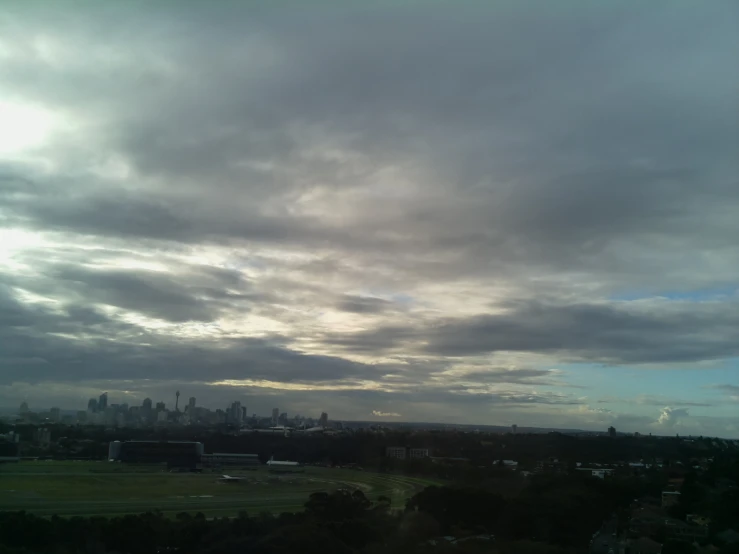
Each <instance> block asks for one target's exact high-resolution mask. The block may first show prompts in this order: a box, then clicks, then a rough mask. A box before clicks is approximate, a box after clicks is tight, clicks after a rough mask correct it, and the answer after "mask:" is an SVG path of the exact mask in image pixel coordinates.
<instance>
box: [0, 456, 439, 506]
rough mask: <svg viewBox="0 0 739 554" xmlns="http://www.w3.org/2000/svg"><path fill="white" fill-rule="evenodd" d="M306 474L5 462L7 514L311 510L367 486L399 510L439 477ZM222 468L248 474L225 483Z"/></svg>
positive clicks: (372, 495)
mask: <svg viewBox="0 0 739 554" xmlns="http://www.w3.org/2000/svg"><path fill="white" fill-rule="evenodd" d="M304 469H305V472H304V473H297V474H282V475H274V474H270V473H269V472H268V471H267V470H266V468H259V469H258V470H257V471H241V470H239V469H237V468H228V469H225V470H223V471H219V472H213V473H202V474H196V473H169V472H167V471H165V470H163V469H162V468H161V467H160V466H135V465H133V466H125V465H122V464H117V463H108V462H21V463H19V464H5V465H0V511H4V510H26V511H28V512H32V513H35V514H38V515H44V516H48V515H54V514H57V515H60V516H71V515H85V516H90V515H104V516H113V515H121V514H129V513H140V512H145V511H151V510H155V509H156V510H160V511H161V512H163V513H165V514H168V515H174V514H176V513H179V512H192V513H195V512H202V513H203V514H205V515H206V516H209V517H211V516H229V515H235V514H237V513H238V512H239V511H242V510H245V511H247V512H248V513H250V514H257V513H259V512H263V511H269V512H290V511H299V510H302V509H303V504H304V503H305V501H306V500H307V499H308V496H309V495H310V493H312V492H316V491H332V490H335V489H337V488H352V489H354V488H357V489H361V490H362V491H363V492H364V493H365V494H366V495H367V497H368V498H369V499H370V500H376V499H377V497H379V496H381V495H384V496H387V497H389V498H390V499H391V500H392V505H393V507H396V508H398V507H402V506H403V505H404V504H405V501H406V500H407V499H408V498H409V497H411V496H412V495H414V494H415V493H416V492H418V491H419V490H422V489H423V488H424V487H426V486H428V485H432V484H436V482H435V481H433V480H429V479H423V478H416V477H405V476H399V475H387V474H378V473H371V472H364V471H354V470H348V469H329V468H318V467H306V468H304ZM222 473H227V474H229V475H238V476H243V477H244V480H243V481H241V482H239V483H234V484H231V483H229V484H224V483H219V482H218V478H219V477H220V476H221V474H222Z"/></svg>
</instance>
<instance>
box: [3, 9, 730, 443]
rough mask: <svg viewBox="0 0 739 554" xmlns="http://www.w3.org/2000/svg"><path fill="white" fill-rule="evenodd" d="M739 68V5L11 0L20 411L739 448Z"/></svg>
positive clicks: (11, 168)
mask: <svg viewBox="0 0 739 554" xmlns="http://www.w3.org/2000/svg"><path fill="white" fill-rule="evenodd" d="M401 6H402V7H401ZM737 59H739V5H737V3H736V2H735V1H733V0H725V1H724V0H711V1H705V2H688V1H680V0H650V1H649V2H644V1H642V0H639V1H622V2H593V1H585V0H583V1H569V0H561V1H557V2H552V1H544V0H541V1H520V0H491V1H486V2H472V1H459V0H455V1H454V2H444V1H432V0H426V1H420V0H418V1H409V2H402V3H401V2H389V1H388V2H382V1H380V2H351V1H348V0H342V1H336V2H327V1H314V2H304V1H300V2H294V3H290V2H287V1H285V2H262V3H259V2H233V3H231V2H226V1H218V2H199V1H198V2H195V1H193V2H188V1H177V2H175V1H171V2H165V1H162V2H138V1H126V2H123V1H118V2H115V1H111V2H90V3H84V2H74V3H71V2H70V3H61V2H53V3H52V2H31V1H28V2H25V1H24V2H11V1H2V10H0V405H5V406H10V407H15V406H17V405H18V404H19V403H20V401H21V400H23V399H26V400H28V401H29V403H30V404H31V408H32V409H33V408H38V409H40V408H45V407H49V406H51V405H59V406H61V407H63V408H69V409H84V408H85V406H86V400H87V398H88V397H90V396H97V395H98V394H100V392H102V391H108V392H109V395H110V402H112V403H116V402H128V403H140V402H141V400H143V398H145V397H147V396H149V397H152V398H153V399H154V400H155V401H157V400H164V401H166V402H168V403H169V404H171V403H173V401H174V391H175V390H177V389H179V390H180V391H182V394H183V395H184V396H185V397H189V396H191V395H192V396H196V397H197V399H198V403H199V404H202V405H205V406H208V407H211V408H218V407H224V406H225V405H226V404H227V403H228V402H231V401H233V400H240V401H241V402H242V403H246V404H247V406H248V410H249V412H250V413H251V412H257V413H262V414H264V413H268V412H269V411H270V410H271V408H272V407H274V406H278V407H279V408H280V409H281V411H286V412H288V415H289V416H292V415H294V414H296V413H299V414H302V415H308V416H313V417H317V416H318V415H319V414H320V412H321V411H327V412H328V413H329V417H330V419H357V420H367V419H376V420H398V421H444V422H456V423H479V424H490V425H510V424H513V423H516V424H518V425H519V426H529V425H531V426H547V427H549V426H560V427H570V428H571V427H577V428H585V429H600V430H605V428H606V427H608V426H609V425H611V424H613V425H615V426H616V428H617V429H618V430H619V431H640V432H642V433H648V432H652V433H664V434H674V433H681V434H688V433H692V434H704V435H706V434H708V435H719V436H726V437H739V292H738V287H739V177H738V175H739V162H738V160H739V156H737V154H738V153H739V121H738V119H737V117H738V115H737V114H739V109H738V107H739V104H738V102H739V100H738V99H739V65H737V63H736V60H737Z"/></svg>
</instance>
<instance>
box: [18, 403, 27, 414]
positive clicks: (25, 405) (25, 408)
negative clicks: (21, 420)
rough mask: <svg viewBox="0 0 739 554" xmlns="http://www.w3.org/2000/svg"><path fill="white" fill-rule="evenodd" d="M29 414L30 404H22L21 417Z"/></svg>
mask: <svg viewBox="0 0 739 554" xmlns="http://www.w3.org/2000/svg"><path fill="white" fill-rule="evenodd" d="M28 412H29V409H28V402H25V401H24V402H21V409H20V413H21V415H23V414H27V413H28Z"/></svg>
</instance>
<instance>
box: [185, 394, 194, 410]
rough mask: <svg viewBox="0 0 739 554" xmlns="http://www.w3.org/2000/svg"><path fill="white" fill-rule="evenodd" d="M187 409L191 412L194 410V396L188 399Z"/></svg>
mask: <svg viewBox="0 0 739 554" xmlns="http://www.w3.org/2000/svg"><path fill="white" fill-rule="evenodd" d="M187 409H188V410H189V411H191V412H192V411H193V410H194V409H195V397H194V396H191V397H190V400H189V401H188V403H187Z"/></svg>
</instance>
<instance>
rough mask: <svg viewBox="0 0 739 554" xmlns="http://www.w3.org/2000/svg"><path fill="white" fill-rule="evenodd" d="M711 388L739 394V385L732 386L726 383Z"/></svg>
mask: <svg viewBox="0 0 739 554" xmlns="http://www.w3.org/2000/svg"><path fill="white" fill-rule="evenodd" d="M710 388H712V389H716V390H720V391H723V392H728V393H730V394H739V385H730V384H728V383H726V384H723V385H713V386H712V387H710Z"/></svg>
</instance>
